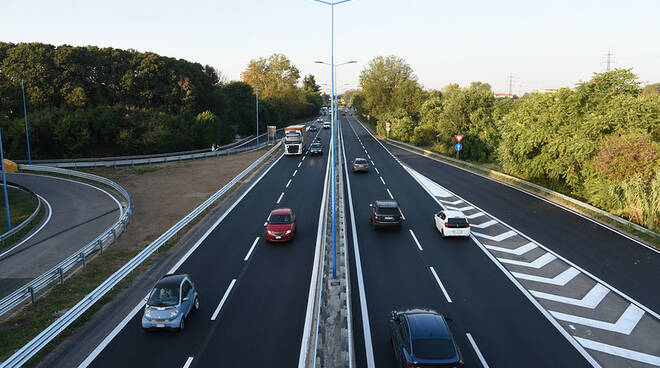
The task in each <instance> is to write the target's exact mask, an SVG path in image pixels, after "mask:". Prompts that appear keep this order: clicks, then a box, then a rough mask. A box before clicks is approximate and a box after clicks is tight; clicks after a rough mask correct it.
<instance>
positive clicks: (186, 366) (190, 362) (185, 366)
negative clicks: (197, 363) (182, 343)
mask: <svg viewBox="0 0 660 368" xmlns="http://www.w3.org/2000/svg"><path fill="white" fill-rule="evenodd" d="M192 361H193V357H188V360H186V364H184V365H183V368H188V367H190V365H191V364H192Z"/></svg>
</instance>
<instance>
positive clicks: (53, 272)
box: [0, 165, 133, 316]
mask: <svg viewBox="0 0 660 368" xmlns="http://www.w3.org/2000/svg"><path fill="white" fill-rule="evenodd" d="M19 169H20V170H25V171H37V172H47V173H54V174H62V175H67V176H74V177H78V178H82V179H86V180H91V181H95V182H99V183H102V184H105V185H107V186H108V187H110V188H112V189H114V190H116V191H117V192H119V193H120V194H121V195H122V196H123V197H124V203H122V207H125V210H123V209H122V212H123V213H122V214H121V215H120V216H119V219H118V220H117V222H115V223H114V224H113V225H112V226H111V227H110V228H108V229H107V230H106V231H104V232H103V233H102V234H101V235H99V236H98V237H97V238H96V239H94V240H92V241H91V242H90V243H88V244H86V245H85V246H83V247H82V248H81V249H80V250H79V251H77V252H76V253H74V254H72V255H71V256H69V257H68V258H66V259H65V260H63V261H62V262H60V263H59V264H57V265H56V266H55V267H53V268H51V269H50V270H48V271H46V272H45V273H43V274H42V275H41V276H38V277H37V278H35V279H33V280H32V281H30V282H29V283H27V284H26V285H24V286H22V287H20V288H19V289H17V290H15V291H14V292H13V293H11V294H9V295H7V296H6V297H4V298H3V299H2V300H0V316H3V315H5V314H6V313H8V312H10V311H11V310H13V309H14V308H16V307H17V306H19V305H21V304H22V303H24V302H26V301H28V300H30V301H32V302H33V303H34V301H35V298H36V295H37V294H38V293H39V292H40V291H41V290H43V289H45V288H47V287H48V286H50V285H51V284H52V283H54V282H57V281H59V282H60V283H64V277H65V276H66V275H67V274H68V272H69V271H71V270H73V269H74V268H76V267H77V266H78V265H79V264H82V266H83V267H86V262H87V259H88V258H89V257H90V256H91V255H93V254H94V253H96V252H99V251H100V252H103V249H104V247H106V246H107V245H109V244H110V243H112V242H113V241H115V240H116V239H117V237H119V234H121V233H122V232H123V231H125V230H126V226H127V225H128V222H129V221H130V219H131V217H132V215H133V201H132V199H131V196H130V195H129V194H128V192H127V191H126V190H125V189H124V188H122V187H121V186H119V185H118V184H117V183H115V182H113V181H112V180H108V179H106V178H104V177H101V176H97V175H93V174H87V173H83V172H78V171H72V170H66V169H60V168H56V167H48V166H37V165H19Z"/></svg>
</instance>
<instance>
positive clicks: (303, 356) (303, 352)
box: [298, 158, 330, 368]
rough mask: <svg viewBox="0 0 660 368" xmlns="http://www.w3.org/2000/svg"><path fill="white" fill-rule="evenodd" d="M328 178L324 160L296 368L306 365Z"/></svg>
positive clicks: (328, 172)
mask: <svg viewBox="0 0 660 368" xmlns="http://www.w3.org/2000/svg"><path fill="white" fill-rule="evenodd" d="M329 176H330V159H329V158H327V159H326V167H325V179H323V183H324V184H323V194H322V196H321V208H320V209H319V222H318V226H317V229H316V249H315V250H314V263H313V265H314V266H313V267H312V275H311V277H310V279H309V294H308V295H307V309H306V313H305V325H304V327H303V335H302V340H301V341H300V355H299V357H298V367H299V368H304V367H305V364H306V363H307V353H308V351H309V344H310V343H309V338H310V337H311V333H312V319H313V318H314V301H315V298H314V296H315V292H316V285H317V283H318V278H319V259H320V257H321V237H322V234H323V214H324V208H325V206H326V201H327V197H328V177H329Z"/></svg>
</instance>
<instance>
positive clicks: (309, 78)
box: [303, 74, 321, 93]
mask: <svg viewBox="0 0 660 368" xmlns="http://www.w3.org/2000/svg"><path fill="white" fill-rule="evenodd" d="M303 89H304V90H305V91H307V92H317V93H318V92H319V91H320V90H321V87H320V86H319V85H318V84H316V79H315V78H314V76H313V75H312V74H308V75H306V76H305V78H303Z"/></svg>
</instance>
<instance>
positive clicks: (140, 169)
mask: <svg viewBox="0 0 660 368" xmlns="http://www.w3.org/2000/svg"><path fill="white" fill-rule="evenodd" d="M161 168H162V166H160V165H141V166H133V173H135V174H138V175H139V174H144V173H148V172H153V171H157V170H159V169H161Z"/></svg>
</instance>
